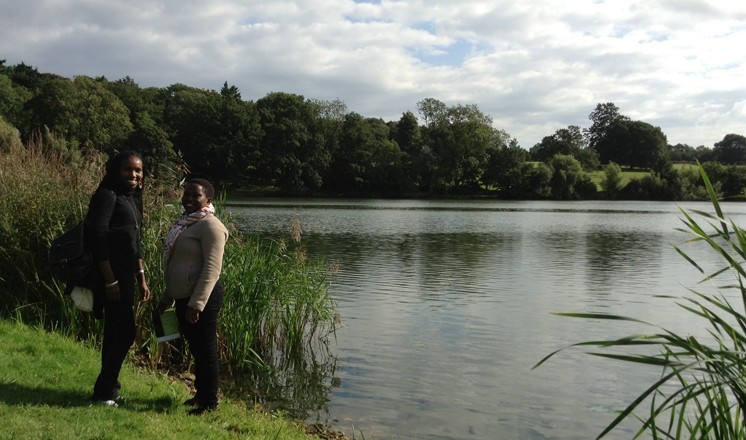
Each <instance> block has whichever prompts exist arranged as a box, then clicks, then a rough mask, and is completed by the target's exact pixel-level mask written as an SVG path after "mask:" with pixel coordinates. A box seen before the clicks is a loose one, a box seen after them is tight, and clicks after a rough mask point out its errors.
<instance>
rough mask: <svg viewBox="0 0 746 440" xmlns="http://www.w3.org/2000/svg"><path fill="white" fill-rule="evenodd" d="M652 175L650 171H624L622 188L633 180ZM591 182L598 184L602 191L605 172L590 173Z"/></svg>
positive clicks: (597, 186)
mask: <svg viewBox="0 0 746 440" xmlns="http://www.w3.org/2000/svg"><path fill="white" fill-rule="evenodd" d="M648 174H650V172H649V171H629V170H625V169H622V186H624V185H626V184H628V183H629V182H630V180H632V179H641V178H643V177H645V176H647V175H648ZM588 175H589V176H591V181H592V182H593V183H595V184H596V188H597V189H598V190H599V191H601V181H602V180H603V179H604V171H603V170H596V171H590V172H589V173H588Z"/></svg>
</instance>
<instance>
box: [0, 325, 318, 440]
mask: <svg viewBox="0 0 746 440" xmlns="http://www.w3.org/2000/svg"><path fill="white" fill-rule="evenodd" d="M0 346H2V347H3V356H0V419H2V420H3V428H2V430H0V438H2V439H19V438H23V439H50V438H51V439H68V438H70V439H72V438H99V439H120V438H121V439H131V438H140V439H147V438H159V439H179V440H184V439H193V438H194V439H196V438H211V439H213V438H214V439H234V438H251V439H290V440H292V439H309V438H317V437H314V436H310V435H307V434H306V433H305V430H304V427H303V426H302V424H299V423H294V422H291V421H288V420H285V419H283V418H278V417H276V416H270V415H268V414H266V413H264V412H262V411H261V410H260V409H258V408H252V407H247V406H246V405H245V404H243V403H241V402H237V401H231V400H224V401H223V403H222V404H221V407H220V409H219V410H218V411H216V412H215V413H212V414H209V415H205V416H199V417H195V416H188V415H186V411H187V408H186V407H184V406H183V405H182V402H183V401H184V400H185V399H187V398H188V397H189V392H188V390H187V388H186V387H185V385H184V384H183V383H182V382H180V381H178V380H174V379H170V378H168V377H167V376H165V375H162V374H156V373H146V372H143V371H140V370H138V369H136V368H135V367H134V366H132V365H131V364H128V363H125V366H124V368H123V371H122V375H121V382H122V390H123V394H124V395H125V396H126V401H125V403H124V404H123V405H122V406H120V407H119V408H109V407H104V406H97V405H94V406H92V405H91V402H90V400H89V397H90V392H91V384H93V382H94V380H95V378H96V375H97V374H98V364H99V360H98V357H99V353H98V351H97V350H95V349H94V348H92V347H90V346H86V345H85V344H83V343H80V342H75V341H73V340H71V339H70V338H66V337H63V336H62V335H60V334H57V333H48V332H46V331H43V330H39V329H37V328H32V327H29V326H26V325H23V324H19V323H16V322H12V321H9V320H0Z"/></svg>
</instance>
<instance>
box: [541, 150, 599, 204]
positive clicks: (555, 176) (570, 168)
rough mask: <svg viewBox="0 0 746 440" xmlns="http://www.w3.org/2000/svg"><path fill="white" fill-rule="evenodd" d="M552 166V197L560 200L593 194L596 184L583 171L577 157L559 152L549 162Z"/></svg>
mask: <svg viewBox="0 0 746 440" xmlns="http://www.w3.org/2000/svg"><path fill="white" fill-rule="evenodd" d="M549 165H550V166H551V168H552V178H551V181H550V185H551V187H552V193H551V194H552V197H553V198H555V199H559V200H570V199H578V198H582V197H588V196H591V195H593V193H595V191H596V186H595V184H593V182H592V181H591V178H590V176H588V174H587V173H586V172H585V171H583V167H582V166H581V165H580V162H578V160H577V159H575V158H574V157H572V156H570V155H566V154H557V155H555V156H554V157H553V158H552V160H551V161H550V162H549Z"/></svg>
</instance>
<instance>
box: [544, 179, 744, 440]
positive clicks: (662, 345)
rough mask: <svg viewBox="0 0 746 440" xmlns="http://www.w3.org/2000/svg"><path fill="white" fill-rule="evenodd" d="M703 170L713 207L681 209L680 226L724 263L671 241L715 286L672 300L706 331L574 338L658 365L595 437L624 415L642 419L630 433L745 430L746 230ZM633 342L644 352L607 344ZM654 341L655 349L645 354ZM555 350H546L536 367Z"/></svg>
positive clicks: (739, 434)
mask: <svg viewBox="0 0 746 440" xmlns="http://www.w3.org/2000/svg"><path fill="white" fill-rule="evenodd" d="M700 173H701V176H702V178H703V180H704V182H705V186H706V188H707V192H708V194H709V197H710V201H711V203H712V207H713V212H705V211H697V210H691V211H687V210H684V209H682V210H681V213H682V216H683V218H682V222H683V223H684V225H685V226H686V227H685V228H682V229H681V230H682V231H684V232H686V233H688V234H689V235H690V236H691V238H690V240H689V241H688V244H693V245H697V244H699V245H704V246H705V248H706V249H709V250H711V251H712V252H714V253H715V254H716V255H717V256H718V257H719V260H720V261H721V265H720V266H718V267H715V268H705V267H704V265H703V264H700V263H698V262H697V261H696V260H695V259H694V258H693V257H692V256H691V252H690V253H687V252H686V251H685V250H684V248H683V246H676V250H677V251H678V253H679V254H680V255H681V256H682V257H683V258H684V259H685V260H686V261H688V262H689V263H691V265H692V266H693V267H694V268H695V269H696V270H697V271H699V272H700V273H701V274H702V275H703V281H706V282H707V285H711V286H713V287H714V289H715V292H714V293H713V292H709V291H708V292H704V291H702V289H689V292H690V293H691V296H682V297H680V298H678V301H677V305H678V306H679V307H681V309H682V313H684V314H688V316H690V317H693V318H695V320H696V321H697V322H699V323H702V324H703V326H704V328H706V329H707V333H708V334H707V336H705V337H701V336H692V335H688V334H678V333H676V332H673V331H669V330H666V329H662V328H657V327H656V329H657V330H656V331H655V332H653V333H643V334H637V335H631V336H627V337H623V338H619V339H612V340H602V341H587V342H581V343H578V344H573V346H576V347H590V346H595V347H599V348H601V349H604V351H600V352H591V353H590V354H592V355H595V356H601V357H606V358H610V359H615V360H619V361H624V362H628V363H630V364H632V365H633V366H635V367H636V368H650V367H655V368H660V369H661V375H660V378H659V379H658V380H657V381H655V382H654V383H652V384H651V385H650V386H649V387H648V388H647V389H646V390H645V391H644V392H643V393H642V394H640V396H638V397H637V398H636V399H634V401H632V402H631V403H630V404H629V405H628V406H627V407H626V408H624V409H623V410H622V411H620V412H619V414H618V416H617V417H616V418H615V419H613V420H612V422H611V423H610V424H609V425H608V426H607V427H606V429H604V430H603V432H601V433H600V435H599V436H598V438H601V437H603V436H605V435H606V434H608V433H609V432H611V431H612V430H613V429H614V428H615V427H616V426H617V425H619V423H621V422H622V421H623V420H625V419H628V418H636V419H638V420H639V421H640V423H641V427H640V429H639V431H638V432H637V433H636V436H635V438H637V437H640V436H641V435H643V434H645V433H647V434H649V435H650V436H651V437H652V438H655V439H683V438H686V439H690V438H697V439H718V440H722V439H744V438H746V426H745V425H744V417H746V286H745V285H744V280H745V279H746V262H745V261H746V230H744V229H742V228H741V227H740V226H738V225H737V224H736V223H734V222H733V221H731V220H728V218H727V217H726V216H725V215H724V213H723V211H722V209H721V206H720V204H719V202H718V198H717V195H716V193H715V190H714V189H713V186H712V184H711V182H710V180H709V179H708V177H707V174H706V173H705V171H704V169H703V168H702V167H701V166H700ZM558 315H562V316H569V317H575V318H586V319H601V320H610V321H616V320H622V321H630V322H636V323H639V324H644V325H648V326H652V324H649V323H645V322H643V321H640V320H637V319H635V318H633V317H624V316H617V315H609V314H598V313H558ZM653 327H655V326H653ZM635 347H640V351H642V352H641V353H633V354H619V353H618V352H617V353H610V352H609V351H607V350H612V351H613V350H619V349H626V350H629V349H634V348H635ZM651 348H652V349H653V351H652V352H653V353H655V354H649V353H651V351H650V350H651ZM559 351H561V350H558V351H555V352H553V353H551V354H549V355H548V356H546V357H545V358H544V359H542V360H541V361H540V362H538V363H537V364H536V365H535V367H534V368H536V367H538V366H540V365H542V364H543V363H544V362H546V361H547V360H548V359H549V358H551V357H552V356H554V355H556V354H557V353H558V352H559ZM646 407H647V408H646ZM640 410H641V412H640Z"/></svg>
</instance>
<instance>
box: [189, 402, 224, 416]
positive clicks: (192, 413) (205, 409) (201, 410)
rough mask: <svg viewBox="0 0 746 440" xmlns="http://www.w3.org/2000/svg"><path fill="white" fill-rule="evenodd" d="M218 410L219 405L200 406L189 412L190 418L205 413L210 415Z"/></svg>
mask: <svg viewBox="0 0 746 440" xmlns="http://www.w3.org/2000/svg"><path fill="white" fill-rule="evenodd" d="M216 409H218V405H217V404H216V405H198V406H197V407H196V408H194V409H191V410H189V411H188V412H187V414H188V415H190V416H199V415H202V414H205V413H210V412H213V411H215V410H216Z"/></svg>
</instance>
